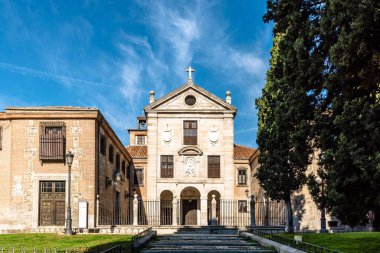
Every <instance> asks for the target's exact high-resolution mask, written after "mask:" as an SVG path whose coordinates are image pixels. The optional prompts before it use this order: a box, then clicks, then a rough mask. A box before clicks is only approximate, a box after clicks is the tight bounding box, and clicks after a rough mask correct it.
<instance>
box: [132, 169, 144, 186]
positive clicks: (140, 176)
mask: <svg viewBox="0 0 380 253" xmlns="http://www.w3.org/2000/svg"><path fill="white" fill-rule="evenodd" d="M134 183H135V185H144V169H143V168H135V177H134Z"/></svg>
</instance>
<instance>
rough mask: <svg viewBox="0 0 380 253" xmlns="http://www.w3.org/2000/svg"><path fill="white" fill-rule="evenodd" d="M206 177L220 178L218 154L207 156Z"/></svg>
mask: <svg viewBox="0 0 380 253" xmlns="http://www.w3.org/2000/svg"><path fill="white" fill-rule="evenodd" d="M208 177H209V178H220V156H218V155H210V156H208Z"/></svg>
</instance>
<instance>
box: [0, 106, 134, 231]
mask: <svg viewBox="0 0 380 253" xmlns="http://www.w3.org/2000/svg"><path fill="white" fill-rule="evenodd" d="M50 124H52V125H53V126H55V125H57V124H58V125H60V126H63V127H64V128H65V132H64V134H63V135H62V136H64V144H63V145H64V146H63V147H65V150H61V151H62V152H64V153H63V154H66V152H67V151H69V150H71V151H72V152H73V153H74V160H73V164H72V167H71V175H72V176H71V178H72V182H71V192H72V194H71V196H72V198H71V206H72V219H73V226H74V227H78V222H79V217H78V212H79V210H78V208H79V202H80V201H86V202H87V205H88V210H87V215H86V217H85V219H86V222H85V223H86V224H87V227H94V226H95V225H96V222H97V221H96V217H97V215H96V210H97V207H96V203H97V196H98V195H99V196H100V197H99V198H100V201H102V198H104V199H106V198H110V196H112V195H114V194H115V192H116V191H122V192H123V195H124V191H125V190H126V191H127V190H128V189H129V185H128V181H126V180H125V179H124V180H123V182H124V184H118V185H116V187H110V188H108V189H105V184H106V183H105V177H106V176H108V177H109V178H112V173H113V171H114V169H115V167H114V165H112V164H109V163H107V162H105V160H106V159H105V156H104V155H101V154H100V153H99V139H100V134H102V135H104V136H105V137H106V139H107V143H109V144H112V145H113V146H114V153H115V155H116V154H120V155H121V158H122V159H123V160H124V161H126V163H127V165H128V164H129V162H130V156H129V155H128V154H127V152H126V150H125V149H124V147H123V145H122V144H121V142H120V140H119V139H118V138H117V136H116V135H115V133H114V132H113V131H112V129H111V128H110V126H109V125H108V123H107V122H106V121H105V119H104V117H103V116H102V115H101V113H100V112H99V111H98V110H97V109H95V108H79V107H20V108H17V107H12V108H7V109H6V110H5V112H3V113H0V126H1V128H2V150H0V169H1V171H2V173H1V177H0V182H1V183H2V186H3V191H2V193H1V194H0V201H1V202H2V205H1V207H0V213H1V214H2V215H1V217H0V230H12V229H35V228H38V227H39V226H41V224H42V220H41V219H42V216H41V213H44V212H45V211H46V210H45V209H44V208H43V207H42V206H41V203H42V202H41V201H42V200H41V196H42V192H43V191H45V190H42V188H41V187H42V182H48V185H50V182H53V185H54V184H57V185H58V183H55V182H63V183H64V187H63V191H64V193H65V194H64V195H62V196H63V203H62V201H57V202H54V200H52V199H49V198H50V197H53V198H54V194H53V193H51V194H50V197H47V199H46V201H45V202H44V203H45V204H46V205H49V207H50V208H51V209H49V210H48V211H46V212H49V215H50V214H51V217H52V219H56V218H57V217H55V215H58V214H57V213H55V210H56V208H58V206H54V205H55V204H60V205H59V208H60V209H65V207H66V205H67V187H66V186H67V178H68V167H67V165H66V164H65V160H64V159H63V160H62V159H61V160H59V161H50V160H49V161H47V160H43V159H41V147H42V144H41V142H42V140H41V138H42V137H41V136H42V135H43V132H42V131H43V128H42V127H41V126H43V125H47V126H49V125H50ZM49 145H53V144H49ZM49 152H50V151H49ZM62 152H61V153H62ZM107 161H108V159H107ZM56 187H58V186H56ZM53 188H54V186H53ZM56 189H57V190H59V189H58V188H56ZM124 189H125V190H124ZM50 191H52V192H54V190H52V189H51V188H49V189H47V190H46V192H44V193H50ZM60 191H62V189H60ZM57 196H58V195H57ZM52 203H53V204H52ZM54 203H55V204H54ZM111 208H112V206H111ZM125 208H127V207H125ZM61 211H62V210H60V214H62V212H61ZM63 213H64V214H63V215H65V213H66V212H65V210H63ZM49 215H47V216H46V217H47V218H49ZM49 219H50V218H49ZM62 219H63V218H62ZM52 224H53V225H49V226H53V227H63V225H62V224H61V223H57V224H59V225H57V224H54V222H53V223H52Z"/></svg>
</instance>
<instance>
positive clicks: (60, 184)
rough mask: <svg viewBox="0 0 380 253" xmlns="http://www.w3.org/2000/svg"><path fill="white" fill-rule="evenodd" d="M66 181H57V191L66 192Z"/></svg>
mask: <svg viewBox="0 0 380 253" xmlns="http://www.w3.org/2000/svg"><path fill="white" fill-rule="evenodd" d="M65 190H66V183H65V182H55V192H65Z"/></svg>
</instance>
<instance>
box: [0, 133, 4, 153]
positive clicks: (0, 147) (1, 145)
mask: <svg viewBox="0 0 380 253" xmlns="http://www.w3.org/2000/svg"><path fill="white" fill-rule="evenodd" d="M2 149H3V128H2V127H0V150H2Z"/></svg>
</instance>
